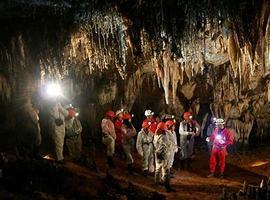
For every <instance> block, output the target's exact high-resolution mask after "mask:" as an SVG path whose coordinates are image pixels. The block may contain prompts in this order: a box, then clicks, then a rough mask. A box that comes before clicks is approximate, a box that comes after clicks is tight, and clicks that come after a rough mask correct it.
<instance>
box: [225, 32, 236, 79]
mask: <svg viewBox="0 0 270 200" xmlns="http://www.w3.org/2000/svg"><path fill="white" fill-rule="evenodd" d="M227 45H228V54H229V59H230V63H231V66H232V70H233V74H234V77H235V78H236V77H237V68H238V66H237V64H238V63H237V62H238V59H239V53H238V47H237V45H236V42H235V38H234V34H233V33H232V32H230V33H229V36H228V41H227Z"/></svg>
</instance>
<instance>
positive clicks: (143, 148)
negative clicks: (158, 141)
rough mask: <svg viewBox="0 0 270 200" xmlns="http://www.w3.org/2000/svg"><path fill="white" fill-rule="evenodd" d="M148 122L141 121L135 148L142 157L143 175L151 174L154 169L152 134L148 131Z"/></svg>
mask: <svg viewBox="0 0 270 200" xmlns="http://www.w3.org/2000/svg"><path fill="white" fill-rule="evenodd" d="M150 125H151V123H150V122H143V123H142V129H141V131H140V132H139V133H138V137H137V141H136V149H137V151H138V154H139V155H140V156H141V158H142V170H143V174H144V176H147V175H148V174H152V173H154V171H155V167H154V147H153V140H154V135H153V134H152V133H150V132H149V127H150Z"/></svg>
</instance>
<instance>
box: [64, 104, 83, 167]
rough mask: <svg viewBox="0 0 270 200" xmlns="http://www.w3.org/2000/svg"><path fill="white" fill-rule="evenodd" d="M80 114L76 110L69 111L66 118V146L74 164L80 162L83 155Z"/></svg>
mask: <svg viewBox="0 0 270 200" xmlns="http://www.w3.org/2000/svg"><path fill="white" fill-rule="evenodd" d="M78 114H79V113H78V112H76V110H75V109H74V108H71V109H69V116H68V117H67V118H66V123H65V124H66V145H67V148H68V151H69V155H70V156H71V158H72V159H73V161H74V162H79V161H80V158H81V154H82V137H81V132H82V125H81V122H80V120H79V119H78V117H77V116H78Z"/></svg>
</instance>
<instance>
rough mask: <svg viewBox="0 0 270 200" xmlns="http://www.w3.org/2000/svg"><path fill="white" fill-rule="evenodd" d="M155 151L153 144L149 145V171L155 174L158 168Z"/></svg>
mask: <svg viewBox="0 0 270 200" xmlns="http://www.w3.org/2000/svg"><path fill="white" fill-rule="evenodd" d="M155 160H156V159H155V150H154V146H153V144H150V145H149V157H148V171H149V173H154V172H155V168H156V166H155V165H156V161H155Z"/></svg>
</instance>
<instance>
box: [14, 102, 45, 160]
mask: <svg viewBox="0 0 270 200" xmlns="http://www.w3.org/2000/svg"><path fill="white" fill-rule="evenodd" d="M38 113H39V111H38V109H37V108H35V107H34V106H33V104H32V103H31V100H30V99H27V100H26V101H25V102H24V103H23V106H22V108H21V109H19V110H18V112H17V113H16V129H17V133H18V134H17V136H16V156H17V158H18V159H40V158H41V156H40V155H39V147H40V145H41V133H40V124H39V116H38Z"/></svg>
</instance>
